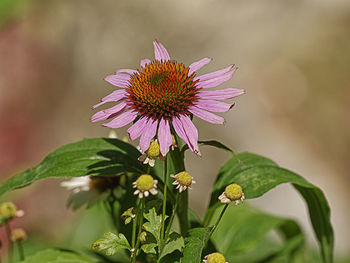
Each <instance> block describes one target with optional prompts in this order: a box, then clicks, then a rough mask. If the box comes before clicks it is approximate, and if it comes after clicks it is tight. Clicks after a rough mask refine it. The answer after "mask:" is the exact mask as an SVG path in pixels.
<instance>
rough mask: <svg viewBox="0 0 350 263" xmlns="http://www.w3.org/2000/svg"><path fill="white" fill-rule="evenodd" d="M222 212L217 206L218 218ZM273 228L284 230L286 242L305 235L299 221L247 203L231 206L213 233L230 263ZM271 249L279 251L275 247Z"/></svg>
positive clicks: (246, 251)
mask: <svg viewBox="0 0 350 263" xmlns="http://www.w3.org/2000/svg"><path fill="white" fill-rule="evenodd" d="M219 214H220V211H219V209H217V211H216V214H215V217H218V216H219ZM214 222H216V218H214V217H213V219H212V222H211V223H212V224H213V223H214ZM272 230H278V231H280V232H281V233H282V235H283V237H284V239H285V241H284V243H285V244H289V243H290V242H292V241H293V240H294V238H295V237H298V240H300V241H303V238H304V235H303V233H302V232H301V229H300V227H299V225H298V224H297V223H296V222H294V221H292V220H289V219H285V218H281V217H276V216H272V215H269V214H266V213H263V212H261V211H259V210H257V209H255V208H252V207H249V206H247V205H246V204H243V205H239V206H234V205H231V206H229V207H228V209H227V210H226V212H225V214H224V216H223V217H222V219H221V221H220V224H219V226H218V227H217V229H216V230H215V232H214V234H213V236H212V240H213V242H214V243H215V244H216V246H217V247H218V248H220V252H222V253H223V254H224V255H225V257H226V259H227V260H228V261H229V262H231V261H232V262H235V261H236V257H237V256H238V255H240V254H241V255H242V254H244V253H248V252H249V251H250V250H252V249H253V248H254V247H255V246H257V245H258V243H259V242H261V241H262V240H263V239H264V238H266V237H267V234H269V233H271V231H272ZM300 237H301V238H300ZM293 242H294V241H293ZM298 245H299V247H298V246H297V247H292V248H293V249H294V250H288V252H289V253H290V255H288V256H291V255H292V254H293V253H294V251H295V250H297V249H298V248H300V246H301V243H298ZM268 252H270V254H272V253H275V251H274V250H271V251H268ZM284 254H286V252H284ZM276 255H277V253H276ZM263 256H265V255H263Z"/></svg>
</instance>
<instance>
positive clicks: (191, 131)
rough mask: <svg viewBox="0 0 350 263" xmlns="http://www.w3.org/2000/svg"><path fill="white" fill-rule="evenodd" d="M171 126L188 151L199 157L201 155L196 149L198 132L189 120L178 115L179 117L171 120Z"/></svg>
mask: <svg viewBox="0 0 350 263" xmlns="http://www.w3.org/2000/svg"><path fill="white" fill-rule="evenodd" d="M172 124H173V127H174V130H175V132H176V133H177V134H178V135H179V136H180V138H181V139H182V140H184V142H185V143H186V144H187V145H188V147H189V148H190V150H191V151H192V152H194V153H196V154H197V155H199V156H200V155H201V154H200V151H199V148H198V131H197V128H196V127H195V126H194V124H193V123H192V121H191V119H190V118H189V117H188V116H186V115H180V117H174V118H173V120H172Z"/></svg>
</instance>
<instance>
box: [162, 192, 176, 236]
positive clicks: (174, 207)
mask: <svg viewBox="0 0 350 263" xmlns="http://www.w3.org/2000/svg"><path fill="white" fill-rule="evenodd" d="M179 195H180V193H178V194H177V195H176V200H175V205H174V206H173V212H172V214H171V217H170V220H169V225H168V227H167V230H166V232H165V237H164V240H165V242H166V241H167V239H168V237H169V234H170V230H171V227H172V224H173V221H174V218H175V214H176V209H177V206H178V203H179Z"/></svg>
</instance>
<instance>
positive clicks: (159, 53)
mask: <svg viewBox="0 0 350 263" xmlns="http://www.w3.org/2000/svg"><path fill="white" fill-rule="evenodd" d="M153 47H154V58H155V59H156V60H163V61H168V60H170V56H169V53H168V51H167V50H166V49H165V47H164V46H163V45H162V44H161V43H159V42H158V41H157V40H155V41H153Z"/></svg>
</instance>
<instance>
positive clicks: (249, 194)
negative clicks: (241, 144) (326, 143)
mask: <svg viewBox="0 0 350 263" xmlns="http://www.w3.org/2000/svg"><path fill="white" fill-rule="evenodd" d="M153 46H154V59H153V60H150V59H142V60H141V62H140V66H139V67H138V69H119V70H117V71H116V72H115V74H112V75H109V76H107V77H106V78H105V80H106V81H107V82H108V83H110V84H111V85H113V86H115V90H114V91H113V92H112V93H111V94H109V95H107V96H105V97H103V98H102V99H101V102H99V103H97V104H96V105H94V106H93V108H94V109H95V108H100V107H101V106H102V105H103V106H104V104H107V103H109V104H110V106H111V107H109V108H104V109H101V110H100V111H98V112H96V113H95V114H93V116H92V117H91V121H92V122H104V123H103V124H102V125H103V126H105V127H108V128H111V129H113V130H112V131H114V129H117V128H121V127H124V126H129V127H128V130H127V133H128V135H129V139H130V140H131V141H134V140H137V139H139V142H138V147H137V148H136V147H134V146H133V145H132V144H130V143H129V140H128V139H127V140H119V139H117V138H115V136H114V135H113V134H114V133H111V136H109V138H92V139H84V140H82V141H79V142H76V143H72V144H68V145H65V146H62V147H61V148H59V149H57V150H56V151H54V152H52V153H50V154H49V155H48V156H47V157H46V158H45V159H44V160H43V161H42V162H41V163H40V164H39V165H37V166H35V167H34V168H32V169H29V170H27V171H25V172H24V173H22V174H19V175H17V176H15V177H13V178H11V179H10V180H8V181H7V182H5V183H3V184H2V185H0V195H2V194H5V193H6V192H8V191H11V190H14V189H18V188H22V187H25V186H27V185H29V184H31V183H33V182H35V181H37V180H41V179H44V178H48V177H63V178H69V180H67V181H63V182H62V183H61V186H63V187H65V188H67V189H68V190H70V191H71V195H70V197H69V201H68V206H69V207H71V208H72V209H73V210H77V209H79V208H90V207H93V206H96V205H99V204H103V207H104V208H105V215H106V216H108V217H109V218H110V223H111V224H110V228H109V229H110V231H108V232H106V233H104V236H103V237H101V238H99V239H97V240H96V241H95V242H93V244H87V245H89V246H91V248H90V250H89V251H88V252H86V251H84V253H83V252H82V251H80V252H77V251H71V250H70V251H66V250H58V249H49V250H44V251H41V252H39V253H37V254H35V255H32V256H29V257H27V258H25V255H24V254H23V253H20V255H19V258H20V260H21V262H28V263H29V262H39V263H40V262H66V261H64V260H67V262H68V261H69V260H70V261H69V262H120V263H122V262H132V263H136V262H147V263H148V262H149V263H152V262H161V263H174V262H181V263H189V262H191V263H200V262H207V263H225V262H231V263H233V262H243V261H244V262H311V261H303V260H305V234H304V233H303V231H302V229H301V227H300V226H299V224H298V223H297V222H296V221H294V220H292V219H286V218H281V217H276V216H272V215H269V214H266V213H264V212H261V211H260V210H258V209H256V208H254V207H252V206H249V205H247V204H245V203H244V204H241V203H242V201H243V200H244V199H252V198H257V197H260V196H262V195H263V194H265V193H266V192H268V191H269V190H271V189H273V188H274V187H276V186H278V185H280V184H283V183H291V184H292V185H293V186H294V188H295V190H297V191H298V192H299V193H300V194H301V196H302V197H303V198H304V200H305V202H306V205H307V208H308V211H309V216H310V220H311V223H312V226H313V229H314V233H315V236H316V239H317V240H318V244H319V251H320V253H319V254H320V257H319V260H321V261H322V262H325V263H330V262H333V230H332V226H331V223H330V209H329V206H328V203H327V200H326V198H325V196H324V195H323V193H322V191H321V190H320V189H319V188H317V187H316V186H314V185H312V184H310V183H309V182H307V181H306V180H305V179H303V178H302V177H301V176H299V175H297V174H295V173H293V172H291V171H289V170H287V169H284V168H281V167H280V166H278V165H277V164H276V163H275V162H274V161H272V160H270V159H268V158H266V157H263V156H260V155H257V154H253V153H248V152H243V153H234V152H233V151H232V150H231V149H230V148H229V147H227V146H225V145H224V144H222V143H221V142H219V141H216V140H210V141H200V140H199V133H198V130H197V128H196V126H195V125H194V124H193V122H192V119H193V118H200V119H203V120H205V121H207V122H210V123H213V124H224V123H225V120H224V118H223V117H221V116H219V115H217V113H219V114H220V113H223V112H227V111H229V110H230V109H231V108H232V107H233V106H234V103H233V102H232V101H231V100H232V99H233V98H235V97H238V96H240V95H242V94H244V91H243V90H242V89H236V88H227V87H226V88H218V89H213V88H217V87H219V86H220V85H222V84H224V83H225V85H227V83H226V82H228V81H229V80H231V78H232V77H233V75H234V74H235V72H236V70H237V67H236V66H235V65H232V64H231V65H229V66H227V67H225V68H223V69H219V70H217V71H214V72H210V73H207V74H200V73H199V70H200V69H201V68H202V67H203V66H205V65H207V64H208V63H210V61H211V59H210V58H207V57H206V58H203V59H200V60H198V61H195V62H193V63H191V64H190V65H189V66H186V65H185V64H183V63H180V62H177V61H176V60H173V59H171V58H170V55H169V53H168V51H167V50H166V48H165V47H164V46H163V45H162V44H161V43H160V42H158V41H154V42H153ZM201 146H211V147H215V148H217V149H218V150H224V151H226V152H227V153H228V154H229V158H228V160H227V162H226V163H225V164H224V165H223V166H222V167H221V168H220V170H219V172H218V174H217V178H216V181H215V183H214V185H213V187H212V190H211V193H209V195H210V201H209V204H208V206H207V210H206V212H205V215H204V217H202V218H201V217H199V216H197V215H196V214H195V213H194V212H193V211H192V210H191V209H189V207H188V199H189V197H188V191H189V190H191V189H192V188H193V187H196V185H195V180H194V178H195V179H196V180H197V181H198V180H201V178H200V175H195V174H194V175H193V177H192V174H190V173H189V171H187V170H186V167H185V152H186V151H187V150H190V151H192V152H193V153H194V154H196V155H198V156H201V153H200V147H201ZM238 205H239V206H238ZM19 214H21V213H19V212H18V211H17V210H16V207H15V206H14V205H13V204H12V203H8V202H7V203H3V204H1V206H0V225H5V226H6V227H7V228H8V229H9V235H10V234H11V231H12V230H11V227H10V222H11V220H12V219H13V218H15V217H16V216H18V215H19ZM96 223H97V224H98V222H96ZM92 227H93V226H92ZM272 230H276V231H277V232H278V233H279V235H280V237H281V240H279V242H277V241H276V240H273V239H271V238H269V237H268V233H269V232H270V231H272ZM22 231H23V230H22ZM12 232H13V233H17V236H18V237H17V236H15V238H13V239H11V243H12V245H17V246H19V247H20V246H21V242H22V241H23V240H24V238H23V236H24V235H25V233H24V234H23V233H22V232H21V231H19V230H17V232H16V231H12ZM13 233H12V234H13ZM100 234H101V236H102V235H103V233H100ZM13 235H14V234H13ZM16 237H17V238H16ZM49 257H50V258H52V261H45V258H49ZM63 259H64V260H63ZM60 260H61V261H60ZM318 262H319V261H318Z"/></svg>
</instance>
